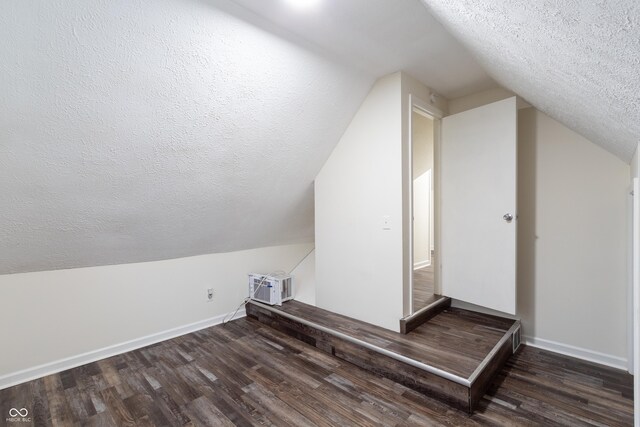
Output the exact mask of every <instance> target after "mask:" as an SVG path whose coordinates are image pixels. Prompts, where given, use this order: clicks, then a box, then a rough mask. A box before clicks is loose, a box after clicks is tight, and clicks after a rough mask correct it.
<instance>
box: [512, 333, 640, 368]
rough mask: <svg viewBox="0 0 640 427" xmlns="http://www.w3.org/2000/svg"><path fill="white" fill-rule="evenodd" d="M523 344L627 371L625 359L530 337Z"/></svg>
mask: <svg viewBox="0 0 640 427" xmlns="http://www.w3.org/2000/svg"><path fill="white" fill-rule="evenodd" d="M524 342H525V344H526V345H530V346H531V347H537V348H541V349H543V350H548V351H552V352H554V353H560V354H564V355H565V356H571V357H575V358H577V359H582V360H586V361H588V362H594V363H599V364H600V365H605V366H609V367H611V368H616V369H621V370H623V371H627V367H628V366H627V359H625V358H624V357H618V356H612V355H610V354H605V353H600V352H597V351H593V350H587V349H585V348H580V347H575V346H572V345H568V344H562V343H559V342H556V341H551V340H545V339H543V338H536V337H531V336H525V337H524Z"/></svg>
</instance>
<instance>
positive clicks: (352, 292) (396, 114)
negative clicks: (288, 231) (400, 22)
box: [315, 73, 403, 331]
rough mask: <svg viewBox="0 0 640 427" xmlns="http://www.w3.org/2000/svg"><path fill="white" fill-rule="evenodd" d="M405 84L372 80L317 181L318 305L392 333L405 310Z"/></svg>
mask: <svg viewBox="0 0 640 427" xmlns="http://www.w3.org/2000/svg"><path fill="white" fill-rule="evenodd" d="M400 88H401V74H400V73H395V74H392V75H389V76H386V77H383V78H381V79H380V80H378V81H377V82H376V83H375V84H374V86H373V88H372V89H371V91H370V92H369V94H368V95H367V97H366V99H365V100H364V102H363V103H362V105H361V106H360V109H359V110H358V112H357V113H356V115H355V117H354V118H353V120H352V121H351V124H350V125H349V126H348V128H347V130H346V132H345V133H344V135H343V136H342V138H341V139H340V142H339V143H338V145H337V146H336V147H335V149H334V150H333V152H332V153H331V156H330V157H329V159H328V160H327V162H326V163H325V165H324V166H323V168H322V170H321V171H320V173H319V174H318V176H317V177H316V182H315V198H316V199H315V219H316V224H315V233H316V298H317V300H316V301H317V305H318V307H321V308H324V309H327V310H331V311H333V312H336V313H340V314H344V315H347V316H350V317H353V318H356V319H360V320H363V321H365V322H369V323H372V324H375V325H379V326H382V327H384V328H387V329H391V330H395V331H398V330H399V319H400V318H401V317H402V310H403V306H402V283H403V282H402V262H403V253H402V243H403V242H402V236H403V234H402V233H403V228H402V140H401V138H402V122H401V121H402V113H401V108H400V102H401V93H400ZM383 216H388V217H389V220H390V229H389V230H384V229H383V224H382V221H383Z"/></svg>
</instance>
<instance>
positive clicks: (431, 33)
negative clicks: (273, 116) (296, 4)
mask: <svg viewBox="0 0 640 427" xmlns="http://www.w3.org/2000/svg"><path fill="white" fill-rule="evenodd" d="M234 1H235V2H236V3H238V4H240V5H243V6H244V7H246V8H247V10H250V11H252V12H254V13H255V14H256V16H260V17H264V18H266V19H268V20H269V21H270V22H272V23H274V24H275V25H276V26H278V27H280V28H284V29H286V30H287V31H288V32H289V33H290V34H292V35H295V36H298V37H300V38H302V39H304V40H307V41H309V42H310V43H313V44H314V45H315V46H318V47H320V48H322V49H324V50H325V51H327V52H330V53H331V54H333V55H334V56H335V57H336V58H338V59H339V60H340V61H341V62H344V63H347V64H352V65H354V66H355V67H358V68H360V69H362V70H364V71H365V72H366V73H368V74H372V75H374V76H376V77H381V76H384V75H387V74H390V73H393V72H395V71H398V70H404V71H406V72H407V73H408V74H410V75H411V76H413V77H414V78H416V79H418V80H419V81H421V82H422V83H424V84H426V85H427V86H429V87H430V88H432V89H434V90H435V91H436V92H438V93H440V94H442V95H444V96H445V97H447V98H455V97H458V96H464V95H469V94H472V93H475V92H478V91H481V90H485V89H490V88H494V87H496V86H497V85H496V83H495V82H494V81H493V80H492V79H491V78H490V77H489V76H488V75H487V73H486V72H485V71H484V70H483V69H482V67H480V65H478V63H477V62H476V60H475V59H474V58H473V57H472V56H471V55H470V54H469V52H468V51H467V50H466V49H465V48H464V47H463V46H462V45H461V44H460V43H459V42H458V41H457V40H456V39H455V38H454V37H453V36H451V35H450V34H449V33H448V32H447V31H446V30H445V29H444V28H443V27H442V25H441V24H440V23H439V22H438V21H436V19H435V18H433V17H432V16H431V15H430V14H429V12H428V11H427V10H426V9H425V8H424V7H423V5H422V4H421V3H420V0H321V1H319V2H318V5H317V6H316V7H313V8H310V9H309V10H305V11H300V10H296V9H293V8H291V7H289V5H288V4H287V1H286V0H234Z"/></svg>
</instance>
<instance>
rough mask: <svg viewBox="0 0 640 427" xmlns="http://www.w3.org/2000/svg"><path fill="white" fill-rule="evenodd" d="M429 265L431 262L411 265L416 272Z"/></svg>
mask: <svg viewBox="0 0 640 427" xmlns="http://www.w3.org/2000/svg"><path fill="white" fill-rule="evenodd" d="M430 265H431V260H427V261H420V262H416V263H414V264H413V269H414V270H418V269H420V268H424V267H429V266H430Z"/></svg>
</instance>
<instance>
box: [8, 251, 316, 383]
mask: <svg viewBox="0 0 640 427" xmlns="http://www.w3.org/2000/svg"><path fill="white" fill-rule="evenodd" d="M312 247H313V245H312V244H299V245H288V246H276V247H267V248H261V249H252V250H247V251H241V252H231V253H221V254H213V255H201V256H194V257H189V258H179V259H172V260H166V261H155V262H146V263H137V264H122V265H113V266H103V267H87V268H78V269H71V270H57V271H43V272H36V273H21V274H11V275H2V276H0V301H2V310H0V325H2V327H1V328H0V343H3V344H2V356H1V357H0V388H2V387H3V386H7V385H9V384H11V383H12V382H16V381H22V380H26V379H29V378H31V377H34V376H35V377H38V376H42V375H44V374H45V373H48V372H51V371H52V370H56V368H57V370H59V369H65V368H69V367H70V365H73V364H78V362H80V363H86V362H88V361H90V360H95V359H99V358H102V357H106V356H107V355H110V354H112V353H113V352H114V351H115V352H118V351H117V350H118V349H119V350H120V351H126V350H129V349H131V348H133V347H136V346H139V345H140V343H142V345H144V344H148V343H149V340H151V341H154V336H155V335H156V334H159V335H157V336H156V337H155V340H156V341H157V340H161V339H166V338H167V336H166V335H163V334H162V333H163V332H166V331H169V330H172V329H175V328H183V327H185V328H186V329H189V328H193V327H198V326H199V327H202V326H206V324H211V323H217V322H219V321H220V316H221V315H224V314H227V313H230V312H232V311H233V310H235V309H236V307H237V306H238V304H239V303H240V302H241V301H242V300H243V299H244V298H245V297H246V296H247V292H248V291H247V274H248V273H250V272H260V273H268V272H271V271H277V270H283V271H290V270H291V269H292V268H293V267H294V266H295V265H296V264H297V263H298V262H299V261H300V260H301V259H302V257H304V256H305V255H306V254H307V253H308V252H309V251H310V250H311V248H312ZM310 258H311V259H313V256H311V257H310ZM303 265H304V263H303V264H301V266H300V267H299V268H298V269H300V268H301V267H303ZM308 268H309V266H307V267H304V268H303V270H305V271H300V277H297V276H294V280H295V285H296V286H302V288H303V289H304V288H305V286H306V284H305V283H302V284H301V283H300V282H299V281H298V279H303V280H306V279H307V278H308V273H307V272H308ZM208 287H213V288H215V298H214V301H213V302H207V301H206V289H207V288H208ZM183 332H184V331H183ZM130 341H133V342H130ZM123 343H124V344H125V345H124V346H120V345H121V344H123ZM79 355H80V356H79ZM78 356H79V357H78ZM67 358H71V359H69V360H66V361H64V360H63V359H67ZM61 360H63V362H62V363H61V364H57V363H56V362H59V361H61ZM42 365H45V366H42ZM34 368H35V369H34Z"/></svg>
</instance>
